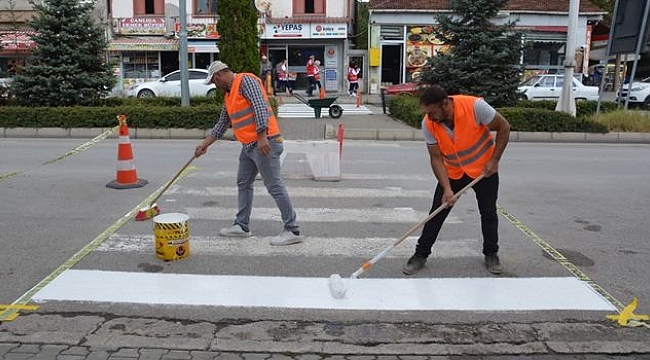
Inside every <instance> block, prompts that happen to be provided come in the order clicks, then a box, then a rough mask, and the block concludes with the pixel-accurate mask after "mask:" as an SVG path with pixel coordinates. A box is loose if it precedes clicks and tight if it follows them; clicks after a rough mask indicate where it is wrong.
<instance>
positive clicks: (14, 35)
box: [0, 31, 36, 54]
mask: <svg viewBox="0 0 650 360" xmlns="http://www.w3.org/2000/svg"><path fill="white" fill-rule="evenodd" d="M32 35H34V33H32V32H27V31H9V32H6V33H0V47H1V48H2V50H1V51H0V53H2V54H12V53H13V54H15V53H26V52H30V51H32V50H33V49H35V48H36V43H35V42H34V41H32V39H31V36H32Z"/></svg>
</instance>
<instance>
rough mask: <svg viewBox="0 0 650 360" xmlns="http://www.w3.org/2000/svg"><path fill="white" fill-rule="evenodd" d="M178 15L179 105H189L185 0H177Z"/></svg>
mask: <svg viewBox="0 0 650 360" xmlns="http://www.w3.org/2000/svg"><path fill="white" fill-rule="evenodd" d="M178 7H179V14H178V15H179V17H180V20H181V30H180V31H179V33H178V39H179V40H180V44H179V46H180V47H179V49H178V66H179V70H180V73H181V106H190V81H189V79H188V75H189V71H188V65H187V5H186V0H179V5H178Z"/></svg>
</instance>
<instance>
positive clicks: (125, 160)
mask: <svg viewBox="0 0 650 360" xmlns="http://www.w3.org/2000/svg"><path fill="white" fill-rule="evenodd" d="M117 118H118V120H119V121H120V137H119V143H118V145H117V146H118V147H117V176H116V177H115V180H113V181H111V182H109V183H108V184H106V187H109V188H113V189H131V188H139V187H143V186H145V185H147V183H148V181H147V180H144V179H138V173H137V171H136V170H135V163H134V162H133V150H132V149H131V140H130V139H129V128H128V127H127V126H126V116H124V115H120V116H118V117H117Z"/></svg>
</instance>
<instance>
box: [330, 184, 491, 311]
mask: <svg viewBox="0 0 650 360" xmlns="http://www.w3.org/2000/svg"><path fill="white" fill-rule="evenodd" d="M483 177H484V175H483V174H481V175H479V176H478V177H477V178H476V179H474V180H472V182H470V183H469V184H467V186H465V187H464V188H462V189H460V191H458V192H457V193H456V194H454V199H456V200H457V199H458V198H459V197H460V196H461V195H462V194H463V193H464V192H465V191H467V190H469V189H470V188H471V187H472V186H474V185H476V183H477V182H479V181H481V179H483ZM447 206H449V204H448V203H443V204H442V205H440V206H439V207H438V208H437V209H435V210H434V211H433V212H432V213H431V214H429V215H428V216H427V217H425V218H424V219H422V220H420V222H419V223H417V224H415V226H413V227H412V228H410V229H409V230H408V231H407V232H406V233H405V234H404V235H402V237H400V238H399V239H398V240H397V241H396V242H395V243H394V244H393V245H391V246H389V247H387V248H386V249H384V250H383V251H382V252H380V253H379V254H377V256H375V257H374V258H372V259H371V260H368V261H366V262H365V263H363V265H361V267H360V268H359V269H358V270H357V271H355V272H353V273H352V275H350V278H349V280H353V279H357V278H359V276H361V275H363V274H364V273H365V272H366V271H368V270H370V268H371V267H372V266H373V265H374V264H375V263H376V262H377V261H379V260H381V259H382V258H383V257H384V256H386V254H388V253H389V252H390V251H391V250H393V248H395V246H397V245H399V244H400V243H402V241H404V240H405V239H406V238H407V237H409V236H410V235H411V234H412V233H413V232H414V231H415V230H417V229H418V228H420V227H421V226H423V225H424V224H426V223H427V221H429V220H431V219H433V218H434V217H435V216H436V215H438V214H439V213H440V212H441V211H442V210H444V209H445V208H447ZM329 285H330V292H331V293H332V296H333V297H334V298H336V299H342V298H344V297H345V293H346V292H347V291H348V284H347V282H346V281H344V280H343V278H341V276H340V275H339V274H332V275H330V278H329Z"/></svg>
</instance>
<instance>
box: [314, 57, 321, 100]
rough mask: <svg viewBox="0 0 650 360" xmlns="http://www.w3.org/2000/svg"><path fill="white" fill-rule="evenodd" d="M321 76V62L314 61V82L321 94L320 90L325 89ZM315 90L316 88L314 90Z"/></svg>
mask: <svg viewBox="0 0 650 360" xmlns="http://www.w3.org/2000/svg"><path fill="white" fill-rule="evenodd" d="M320 74H321V69H320V60H316V61H314V82H315V83H316V86H317V87H318V91H319V92H320V89H321V88H322V87H323V85H322V84H321V82H320ZM314 90H315V88H314Z"/></svg>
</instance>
